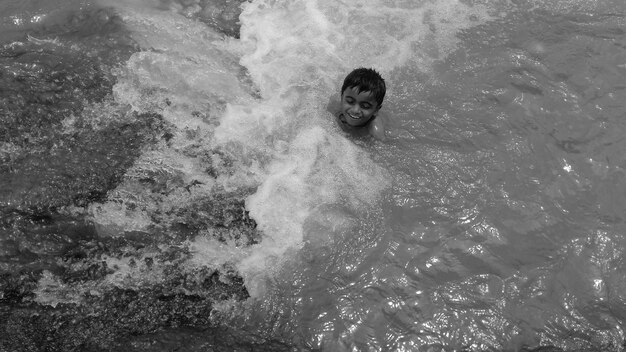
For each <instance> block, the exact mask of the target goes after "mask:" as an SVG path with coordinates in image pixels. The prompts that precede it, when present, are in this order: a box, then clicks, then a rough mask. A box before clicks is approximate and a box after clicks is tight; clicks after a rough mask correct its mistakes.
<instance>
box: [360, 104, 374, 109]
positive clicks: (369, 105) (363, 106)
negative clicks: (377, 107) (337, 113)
mask: <svg viewBox="0 0 626 352" xmlns="http://www.w3.org/2000/svg"><path fill="white" fill-rule="evenodd" d="M371 108H372V104H369V103H363V104H361V109H366V110H367V109H371Z"/></svg>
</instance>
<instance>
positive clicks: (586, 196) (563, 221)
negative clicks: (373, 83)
mask: <svg viewBox="0 0 626 352" xmlns="http://www.w3.org/2000/svg"><path fill="white" fill-rule="evenodd" d="M0 6H1V7H0V9H1V14H0V16H2V17H1V18H0V20H1V23H0V25H1V27H0V29H1V30H2V33H1V34H0V37H1V39H2V45H4V47H3V57H2V60H4V61H3V68H2V70H3V71H2V76H0V77H5V81H4V86H3V87H1V88H3V94H4V95H5V96H6V97H7V98H6V99H7V100H6V101H9V100H10V99H13V98H12V96H11V95H14V96H18V95H19V96H20V97H23V96H26V95H28V93H29V92H30V91H29V89H30V88H28V87H32V86H33V85H34V86H37V85H38V84H39V85H44V81H45V82H48V83H50V82H55V81H54V80H53V78H54V77H56V76H54V75H55V74H60V75H63V74H66V75H67V76H71V77H75V79H73V80H72V82H73V83H72V84H74V85H75V88H74V89H73V90H71V91H68V93H67V96H66V97H65V98H66V99H74V100H71V101H75V103H72V104H74V105H72V104H70V103H65V104H66V105H63V104H64V103H63V99H61V98H54V97H55V96H57V95H58V94H57V95H54V94H56V93H51V94H52V95H45V94H43V95H38V98H37V99H38V100H37V99H35V100H36V101H35V102H36V103H37V104H40V103H41V100H42V99H43V100H44V103H46V102H47V103H46V104H47V105H45V104H44V105H42V106H52V107H53V108H50V109H52V110H45V111H52V112H49V113H48V115H45V116H47V117H46V118H47V119H48V120H45V121H47V122H45V123H44V122H41V121H42V119H43V117H42V116H43V115H41V114H42V113H41V111H42V110H41V109H40V110H37V109H32V111H30V110H27V111H26V113H25V114H23V115H20V116H18V117H15V116H13V115H12V114H11V111H15V109H14V107H13V106H11V105H7V104H9V103H6V104H5V105H4V106H3V110H2V112H3V114H4V117H3V118H4V119H5V126H8V127H5V130H3V134H2V135H1V136H0V137H2V138H3V139H4V140H0V143H2V144H1V145H0V147H1V148H2V149H0V151H1V152H2V154H0V156H2V162H3V163H4V166H3V169H2V172H3V173H2V177H3V180H2V181H1V189H0V195H1V196H2V199H0V202H1V203H0V206H2V211H3V212H2V214H3V216H4V217H5V220H4V222H3V232H2V238H0V245H2V246H3V248H2V252H0V254H1V255H2V256H1V257H0V259H1V261H2V266H1V267H0V268H1V269H2V270H3V272H4V273H10V272H18V271H19V272H30V273H31V275H34V279H33V281H32V282H33V285H34V286H33V287H32V288H31V290H32V295H30V296H28V297H27V298H28V301H30V302H32V304H31V306H30V307H31V308H32V307H34V308H32V309H33V310H34V312H35V313H34V314H43V312H45V311H47V309H50V308H49V307H57V306H59V307H60V306H68V307H69V306H71V307H81V305H82V306H84V305H86V302H91V301H93V300H94V299H96V298H94V297H107V295H108V294H111V293H110V292H112V290H113V289H120V290H129V291H131V292H133V291H134V292H140V290H141V289H142V288H146V287H148V288H150V287H156V286H155V285H160V283H161V282H164V281H168V280H170V281H171V282H173V281H172V280H173V279H172V277H173V275H174V274H172V271H176V272H182V273H197V272H199V271H202V270H220V271H229V272H230V273H232V275H233V277H237V278H241V280H243V285H244V287H245V290H246V292H247V295H248V296H245V297H244V296H233V297H232V298H229V299H225V300H222V301H219V302H214V304H213V305H212V307H211V310H210V317H207V319H208V320H209V321H210V322H211V324H212V326H214V327H215V326H217V327H228V328H229V329H231V330H234V331H239V332H243V333H242V334H243V335H245V336H248V337H249V336H253V337H254V338H253V339H250V340H248V342H245V343H248V345H245V343H244V347H241V346H240V347H238V348H253V347H254V346H257V345H255V344H256V343H258V341H280V345H273V346H274V347H271V348H270V347H267V346H266V349H267V350H270V349H272V348H273V349H275V350H323V351H453V350H469V351H495V350H498V351H499V350H506V351H516V350H520V349H524V348H528V349H535V348H540V347H542V346H550V347H551V348H554V349H555V350H603V349H604V350H610V351H620V350H623V344H624V319H625V318H626V293H625V292H626V284H625V283H626V277H625V275H626V274H625V272H626V271H625V270H624V269H625V267H624V265H625V262H624V259H625V245H626V238H625V235H626V233H625V231H624V230H625V226H624V221H625V218H624V217H625V216H626V215H625V214H626V201H625V199H626V181H625V180H624V176H625V175H626V174H625V169H624V168H625V167H626V157H625V156H624V155H625V154H624V153H623V150H624V149H625V148H626V140H625V139H624V137H623V134H624V133H625V132H626V125H625V124H624V121H623V117H624V115H625V114H626V91H625V90H624V83H623V82H624V80H625V79H626V33H625V30H626V19H625V18H624V16H626V4H625V3H624V2H623V1H622V0H598V1H588V0H587V1H576V0H567V1H566V0H561V1H551V2H543V1H538V0H517V1H512V0H502V1H480V0H466V1H461V0H432V1H430V0H423V1H422V0H413V1H399V0H398V1H392V0H358V1H349V2H342V1H327V0H292V1H271V0H266V1H260V0H254V1H246V2H241V1H213V2H211V1H204V0H203V1H197V0H196V1H194V0H190V1H169V0H159V1H157V0H111V1H104V0H102V1H99V2H98V1H94V2H91V1H78V0H73V1H70V0H65V1H61V0H58V1H34V0H33V1H19V2H18V1H8V2H5V3H4V4H2V5H0ZM44 66H45V67H46V68H45V69H49V68H50V67H52V71H51V72H54V74H50V75H49V76H48V75H44V74H43V73H42V74H41V75H40V76H37V75H34V76H35V78H34V80H35V81H34V82H32V81H28V80H27V81H26V83H25V84H22V85H20V84H19V83H16V82H23V79H22V80H21V81H20V80H16V79H12V78H11V77H18V76H19V77H23V76H28V77H30V76H29V74H31V73H32V72H48V71H45V69H44V68H42V67H44ZM356 67H372V68H374V69H376V70H377V71H379V72H380V73H381V74H382V76H383V77H384V78H385V80H386V83H387V87H388V91H387V95H386V98H385V102H384V104H383V111H384V113H385V115H387V116H389V117H390V127H389V130H388V131H387V133H388V136H387V139H386V140H385V141H378V140H373V139H355V138H353V137H351V136H349V135H345V134H344V133H343V132H342V131H341V129H340V128H339V127H338V126H337V125H336V123H335V122H334V120H333V118H332V116H331V115H330V114H329V113H328V112H327V111H326V106H327V104H328V101H329V99H330V97H331V96H332V95H337V94H338V93H339V92H338V90H339V87H340V86H341V83H342V80H343V77H344V76H345V75H346V74H347V73H348V72H349V71H350V70H352V69H353V68H356ZM96 68H97V69H96ZM20 70H22V71H20ZM38 70H39V71H38ZM83 71H84V72H83ZM90 74H91V75H90ZM37 77H39V78H37ZM87 78H88V79H87ZM85 80H87V81H88V82H92V83H93V84H90V85H87V84H83V85H81V84H80V82H84V81H85ZM48 83H45V84H48ZM50 84H51V83H50ZM46 87H47V86H46ZM46 89H47V88H46ZM55 89H56V88H55ZM99 89H100V90H99ZM50 91H52V92H54V91H55V90H54V89H52V88H50ZM90 94H93V95H94V96H97V98H93V97H92V95H90ZM46 97H47V98H46ZM24 99H25V100H24V103H23V104H22V105H20V106H21V108H22V109H28V108H27V107H28V106H29V105H28V104H29V102H31V103H32V101H29V100H28V99H27V98H24ZM45 99H48V100H45ZM67 104H69V105H67ZM37 106H39V105H37ZM45 109H48V108H45ZM55 109H56V110H55ZM27 116H28V117H29V118H27ZM42 124H43V125H45V126H48V127H37V126H40V125H42ZM50 130H53V131H56V132H49V131H50ZM72 136H74V137H72ZM76 136H79V137H76ZM81 136H82V137H81ZM71 138H78V139H77V140H76V139H72V141H73V142H68V140H70V139H71ZM64 143H66V144H67V145H70V146H69V147H67V148H66V147H64V145H65V144H64ZM64 148H65V149H64ZM94 165H95V166H94ZM107 170H114V171H107ZM115 170H117V171H115ZM107 172H109V173H107ZM67 175H69V176H67ZM66 179H72V180H81V181H67V180H66ZM94 189H95V190H96V191H97V192H96V191H94ZM42 199H43V200H42ZM217 200H220V201H224V200H225V203H223V204H227V205H232V204H235V206H234V207H233V208H232V209H231V208H228V209H226V208H223V209H222V208H220V209H218V210H215V209H212V208H210V207H209V206H208V205H210V204H215V202H216V201H217ZM220 204H221V203H220ZM42 209H45V211H43V210H42ZM42 212H44V213H45V214H46V215H45V218H46V222H43V223H42V222H41V221H39V220H40V218H41V217H42V216H41V215H38V214H40V213H42ZM38 216H39V217H38ZM242 217H243V218H245V219H248V220H247V222H243V223H238V222H237V221H238V220H236V219H240V218H242ZM68 219H69V220H68ZM216 219H217V220H216ZM77 223H78V224H83V225H80V226H78V227H77V226H76V224H77ZM81 226H82V227H81ZM50 228H53V229H54V231H51V230H50ZM250 233H252V234H253V235H250ZM246 236H252V237H250V238H247V239H246ZM87 240H89V241H92V242H93V241H100V242H98V243H105V244H107V243H109V246H113V245H112V244H111V243H118V242H115V241H128V242H124V243H125V244H124V246H126V247H121V248H123V249H120V250H119V251H121V252H122V254H119V253H118V255H117V256H116V255H114V254H111V253H108V252H106V251H104V250H101V251H103V252H102V254H99V256H98V258H97V259H98V262H100V261H101V262H102V263H103V264H102V266H103V267H104V268H105V269H103V270H104V271H103V272H102V273H101V274H97V275H96V274H93V275H91V276H89V279H84V280H77V281H68V280H67V279H61V278H60V277H61V276H62V273H63V272H66V271H67V270H69V269H67V267H68V264H66V262H67V260H66V259H65V258H67V257H66V252H67V251H68V248H73V250H76V248H78V249H79V250H81V251H82V252H88V250H89V251H91V250H92V247H88V248H87V247H86V246H87V244H85V243H92V242H86V241H87ZM81 241H82V242H81ZM138 242H139V243H141V245H137V244H136V243H138ZM127 243H133V244H134V246H135V247H133V249H132V250H131V249H128V248H129V245H128V244H127ZM70 244H71V245H70ZM81 246H82V247H81ZM89 246H91V244H90V245H89ZM85 248H87V249H88V250H87V249H85ZM93 250H94V251H95V250H96V249H93ZM82 252H81V253H82ZM164 253H165V254H168V253H169V254H168V255H169V256H168V255H165V254H164ZM171 253H184V255H182V254H171ZM62 258H63V261H65V262H62ZM81 258H82V257H79V258H78V259H76V262H72V263H73V264H72V265H73V267H72V268H74V269H72V270H78V269H75V267H78V266H87V264H85V263H88V264H89V265H92V261H94V259H93V258H91V257H89V255H86V258H84V259H81ZM73 260H74V259H73ZM98 265H100V264H98ZM92 266H93V265H92ZM92 266H90V267H92ZM59 267H61V268H64V269H63V270H65V271H63V270H61V269H59ZM222 280H223V281H226V283H228V279H226V278H223V279H222ZM172 285H174V286H176V285H177V284H172ZM176 287H178V286H176ZM181 287H182V286H181ZM185 287H187V286H185ZM194 287H195V286H194ZM3 289H4V291H3V295H2V296H0V299H4V300H5V301H9V298H10V297H13V296H11V295H9V293H8V292H9V289H8V288H7V286H6V285H5V287H4V288H3ZM11 292H13V291H11ZM115 292H117V291H115ZM141 292H143V291H141ZM176 292H177V294H178V295H180V297H183V296H191V295H195V296H194V297H196V296H198V295H199V296H202V297H204V296H203V295H205V294H206V292H204V291H203V290H202V289H199V288H197V287H195V288H193V289H189V288H188V287H187V288H177V291H176ZM25 297H26V296H25ZM176 297H179V296H176ZM24 299H26V298H24ZM181 299H183V298H181ZM11 302H14V303H15V301H11ZM155 302H156V301H155ZM15 304H16V305H17V303H15ZM155 304H156V303H155ZM11 309H12V308H10V307H9V308H3V312H4V314H7V315H9V314H10V313H9V312H10V311H11ZM37 312H39V313H37ZM92 314H95V313H92ZM208 314H209V313H207V315H208ZM96 315H97V314H96ZM198 319H200V318H198ZM198 319H196V320H198ZM189 321H192V319H191V318H190V320H188V321H187V323H185V324H174V323H171V322H164V323H162V324H160V325H158V324H157V325H154V328H152V330H148V331H145V332H154V331H170V330H168V329H171V328H173V327H176V326H180V325H184V326H191V327H194V324H193V323H189ZM198 321H199V320H198ZM203 322H204V320H203ZM200 325H202V324H200V323H198V324H197V325H196V327H199V326H200ZM202 326H205V325H202ZM172 331H173V330H172ZM210 333H211V332H210V331H206V332H205V334H207V335H208V334H210ZM176 334H179V335H180V336H187V335H184V334H185V332H182V331H179V332H172V333H170V334H169V335H167V336H170V338H172V337H171V336H172V335H174V336H176ZM193 336H195V337H194V338H195V340H194V341H198V340H202V339H203V338H206V339H207V340H206V341H214V340H211V339H210V338H209V337H208V336H205V337H202V334H200V335H199V337H198V336H196V335H193ZM112 339H113V340H114V339H115V338H112ZM153 339H157V340H158V338H156V337H154V338H153ZM172 339H173V340H176V338H172ZM105 340H106V339H105V338H102V341H105ZM191 340H193V339H187V340H185V339H182V340H181V339H179V340H176V341H178V342H177V348H182V349H185V348H187V350H194V349H196V350H203V349H202V348H205V349H207V348H209V347H207V346H209V345H210V344H208V345H207V344H205V345H194V344H193V343H191V342H189V341H191ZM107 341H108V340H107ZM202 341H203V340H202ZM161 343H162V344H164V343H165V342H163V341H161ZM103 346H104V347H102V346H101V348H105V347H106V346H107V345H106V344H104V345H103ZM133 346H134V347H133V348H135V349H137V350H140V348H141V346H142V345H141V344H140V343H139V342H137V341H135V344H134V345H133ZM154 346H157V345H153V348H154V349H157V350H158V347H154ZM194 346H195V347H194ZM198 346H200V347H198ZM202 346H204V347H202ZM211 346H213V347H211V348H218V347H215V346H217V345H215V344H213V345H211ZM277 346H278V347H277ZM281 346H282V347H281ZM231 347H232V346H231ZM34 348H35V347H32V348H31V350H33V349H34ZM146 348H147V347H146ZM219 348H223V350H228V348H229V346H221V347H219ZM233 348H234V347H233ZM257 348H258V349H259V350H263V349H262V348H261V347H257ZM162 350H166V347H162ZM207 350H210V349H207ZM218 350H219V349H218Z"/></svg>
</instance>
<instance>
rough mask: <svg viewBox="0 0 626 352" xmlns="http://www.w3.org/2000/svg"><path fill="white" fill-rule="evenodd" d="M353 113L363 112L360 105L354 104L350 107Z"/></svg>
mask: <svg viewBox="0 0 626 352" xmlns="http://www.w3.org/2000/svg"><path fill="white" fill-rule="evenodd" d="M348 111H349V112H350V113H351V114H352V115H357V114H359V113H360V112H361V109H359V106H358V105H353V106H351V107H350V110H348Z"/></svg>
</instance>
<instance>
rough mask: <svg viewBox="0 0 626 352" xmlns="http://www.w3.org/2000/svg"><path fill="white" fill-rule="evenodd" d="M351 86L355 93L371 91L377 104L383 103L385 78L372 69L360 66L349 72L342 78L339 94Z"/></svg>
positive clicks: (385, 89) (385, 88)
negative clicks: (354, 88)
mask: <svg viewBox="0 0 626 352" xmlns="http://www.w3.org/2000/svg"><path fill="white" fill-rule="evenodd" d="M353 87H356V90H357V93H360V92H372V95H373V96H374V99H376V102H377V103H378V106H381V105H383V99H385V92H386V91H387V87H386V86H385V80H384V79H383V78H382V77H381V76H380V74H379V73H378V72H376V71H375V70H374V69H371V68H363V67H361V68H357V69H356V70H354V71H352V72H350V73H349V74H348V75H347V76H346V78H345V79H344V80H343V86H342V87H341V94H343V92H345V90H346V89H348V88H353Z"/></svg>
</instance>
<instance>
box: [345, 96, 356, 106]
mask: <svg viewBox="0 0 626 352" xmlns="http://www.w3.org/2000/svg"><path fill="white" fill-rule="evenodd" d="M346 103H348V104H353V103H354V99H352V98H350V97H346Z"/></svg>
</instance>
